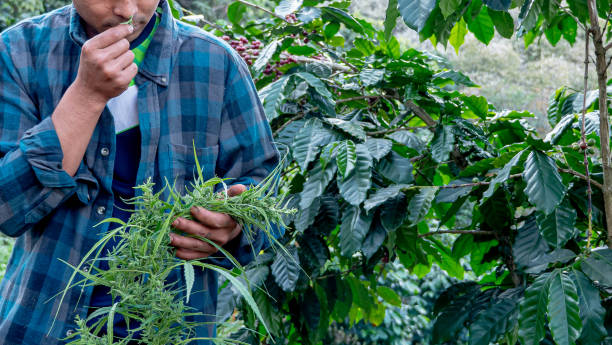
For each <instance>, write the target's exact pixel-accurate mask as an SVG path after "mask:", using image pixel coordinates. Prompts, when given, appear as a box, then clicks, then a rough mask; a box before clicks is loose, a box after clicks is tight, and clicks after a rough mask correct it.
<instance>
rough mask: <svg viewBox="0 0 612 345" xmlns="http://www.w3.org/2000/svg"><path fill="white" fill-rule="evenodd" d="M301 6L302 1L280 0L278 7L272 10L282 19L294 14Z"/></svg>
mask: <svg viewBox="0 0 612 345" xmlns="http://www.w3.org/2000/svg"><path fill="white" fill-rule="evenodd" d="M301 6H302V0H281V2H280V3H279V4H278V6H276V7H275V8H274V13H276V14H278V15H279V16H283V17H284V16H287V15H289V14H291V13H294V12H296V11H297V10H299V9H300V7H301Z"/></svg>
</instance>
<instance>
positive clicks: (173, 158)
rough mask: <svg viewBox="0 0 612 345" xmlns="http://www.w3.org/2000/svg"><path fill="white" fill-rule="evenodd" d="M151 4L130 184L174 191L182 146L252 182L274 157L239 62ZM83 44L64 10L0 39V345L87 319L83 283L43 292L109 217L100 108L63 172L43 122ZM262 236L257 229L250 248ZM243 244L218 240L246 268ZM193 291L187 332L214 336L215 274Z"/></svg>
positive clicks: (52, 339)
mask: <svg viewBox="0 0 612 345" xmlns="http://www.w3.org/2000/svg"><path fill="white" fill-rule="evenodd" d="M161 6H162V8H163V14H162V19H161V23H160V25H159V28H158V30H157V32H156V33H155V36H154V38H153V41H152V42H151V45H150V47H149V49H148V51H147V57H146V59H145V60H144V62H143V64H142V65H141V66H140V70H139V72H138V75H137V76H136V78H135V82H136V85H137V86H138V109H139V120H140V130H141V132H142V144H141V157H140V163H139V166H138V175H137V184H140V183H142V182H144V181H145V180H146V179H147V178H148V177H152V178H153V181H154V182H155V183H156V186H157V188H158V189H160V188H161V186H163V183H164V182H163V181H164V178H167V179H168V180H169V181H173V180H176V186H177V188H181V189H182V188H183V186H185V185H187V183H188V182H189V181H190V179H192V178H193V172H194V169H195V161H194V157H193V149H192V142H195V145H196V147H197V155H198V159H199V161H200V162H201V163H202V168H203V170H204V175H205V177H206V178H210V177H213V176H214V175H215V174H216V175H217V176H222V177H232V178H235V180H234V181H233V183H242V184H246V185H249V184H254V183H257V182H258V181H260V180H261V179H262V178H263V177H265V176H266V175H267V174H268V173H269V172H270V171H271V170H272V169H273V168H274V166H275V165H276V164H277V162H278V152H277V150H276V148H275V147H274V144H273V143H272V136H271V132H270V128H269V125H268V123H267V121H266V119H265V116H264V112H263V109H262V107H261V103H260V101H259V98H258V96H257V91H256V89H255V87H254V85H253V82H252V80H251V77H250V75H249V71H248V69H247V67H246V65H245V64H244V62H243V61H242V60H241V58H240V57H239V56H238V55H237V54H236V53H235V52H234V51H233V50H232V49H231V48H230V47H229V46H228V45H227V44H225V43H224V42H223V41H222V40H219V39H217V38H216V37H213V36H211V35H209V34H207V33H206V32H204V31H202V30H200V29H198V28H196V27H193V26H189V25H187V24H184V23H181V22H178V21H176V20H174V19H173V18H172V15H171V14H170V8H169V6H168V4H167V3H165V1H163V0H162V2H161ZM86 40H87V37H86V34H85V31H84V28H83V25H82V20H81V19H80V17H79V16H78V14H77V13H76V11H75V9H74V8H73V7H72V6H67V7H64V8H61V9H58V10H56V11H53V12H51V13H48V14H45V15H43V16H39V17H36V18H32V19H29V20H26V21H23V22H21V23H19V24H17V25H16V26H13V27H12V28H9V29H8V30H6V31H4V32H3V33H1V34H0V231H2V232H3V233H4V234H6V235H9V236H14V237H18V239H17V242H16V244H15V248H14V250H13V254H12V256H11V259H10V261H9V265H8V269H7V272H6V275H5V277H4V279H3V280H2V282H1V283H0V342H1V343H2V344H3V345H21V344H32V345H41V344H62V343H63V341H62V340H61V339H62V338H65V337H66V335H69V334H71V332H73V331H74V329H75V323H74V319H75V317H76V316H77V315H79V316H81V317H85V316H86V314H87V302H88V301H89V298H90V296H91V290H92V288H91V287H89V288H86V289H85V291H84V293H83V295H82V296H81V298H80V301H79V295H80V293H81V289H80V288H74V289H72V290H70V292H69V294H68V295H67V297H66V299H65V301H64V303H63V304H61V305H60V304H59V298H54V299H52V297H53V296H54V295H55V294H56V293H58V292H59V291H61V290H62V289H63V288H64V287H65V285H66V282H67V280H68V278H69V276H70V274H71V273H72V270H71V269H70V268H69V267H68V266H67V265H66V264H64V263H62V262H60V260H59V259H63V260H65V261H67V262H69V263H71V264H73V265H76V264H78V263H79V262H80V261H81V258H82V257H83V256H84V254H85V253H86V252H87V251H88V250H89V249H90V248H91V247H92V245H93V244H94V243H95V242H97V241H98V240H99V239H100V237H101V234H102V233H104V232H105V231H106V230H107V228H106V227H107V226H108V225H105V226H99V227H96V228H94V225H95V224H97V223H98V222H100V221H101V220H102V219H104V218H107V217H109V216H110V215H111V214H112V212H113V203H114V200H113V193H112V176H113V163H114V161H115V130H114V123H113V118H112V116H111V114H110V112H109V111H108V109H105V110H104V112H103V113H102V115H101V117H100V120H99V121H98V124H97V126H96V129H95V131H94V133H93V136H92V139H91V141H90V143H89V145H88V147H87V151H86V153H85V157H84V158H83V161H82V162H81V165H80V167H79V168H78V171H77V173H76V175H75V176H74V177H72V176H70V175H68V174H67V173H66V172H65V171H64V170H63V169H62V164H61V162H62V151H61V147H60V143H59V140H58V137H57V134H56V132H55V129H54V127H53V123H52V122H51V114H52V113H53V111H54V109H55V107H56V106H57V104H58V103H59V101H60V99H61V97H62V95H63V94H64V93H65V91H66V89H67V88H68V86H69V85H70V84H71V83H72V82H73V81H74V79H75V77H76V75H77V69H78V65H79V56H80V53H81V46H82V45H83V43H84V42H85V41H86ZM263 242H264V241H263V236H261V235H257V236H255V243H254V244H253V246H254V247H255V248H256V250H257V248H259V247H261V246H262V245H263ZM250 245H251V244H250V243H248V241H247V240H246V236H240V237H238V238H237V239H236V240H235V241H233V243H231V244H230V245H229V246H228V247H229V248H230V249H231V252H232V253H233V254H234V255H235V256H236V258H237V259H238V260H239V261H241V262H242V263H246V262H248V261H250V260H252V253H253V250H252V248H250ZM215 263H217V264H219V265H227V264H228V263H227V262H225V261H223V260H216V261H215ZM180 277H181V275H180V274H177V279H181V278H180ZM193 291H197V293H196V294H193V295H192V297H191V299H190V303H189V304H190V305H191V306H193V307H195V308H197V310H199V311H201V312H202V313H204V314H205V315H207V316H205V317H203V318H202V319H200V320H198V321H205V322H208V324H207V325H205V326H202V327H201V328H200V329H198V330H197V333H198V334H197V335H198V336H199V337H207V336H213V335H214V333H215V328H214V322H213V321H214V315H215V312H216V300H217V275H216V274H215V273H213V272H210V271H206V270H204V271H199V272H197V277H196V279H195V285H194V287H193ZM48 300H50V301H49V302H47V301H48ZM58 310H59V317H58V319H57V321H56V322H55V325H54V327H53V328H51V324H52V322H53V319H54V315H55V313H56V311H58ZM201 344H207V342H201Z"/></svg>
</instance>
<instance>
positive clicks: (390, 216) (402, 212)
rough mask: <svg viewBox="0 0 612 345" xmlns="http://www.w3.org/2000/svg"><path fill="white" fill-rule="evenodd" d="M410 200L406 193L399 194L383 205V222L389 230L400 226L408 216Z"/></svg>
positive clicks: (391, 230)
mask: <svg viewBox="0 0 612 345" xmlns="http://www.w3.org/2000/svg"><path fill="white" fill-rule="evenodd" d="M407 207H408V200H407V198H406V195H404V194H403V193H402V194H399V195H398V196H396V197H394V198H391V199H389V200H387V202H385V203H384V204H383V206H382V211H381V223H382V225H383V227H384V228H385V229H386V230H387V231H388V232H393V231H395V230H397V228H399V227H400V226H401V225H402V223H403V222H404V218H406V215H407V212H406V208H407Z"/></svg>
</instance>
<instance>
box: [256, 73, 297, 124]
mask: <svg viewBox="0 0 612 345" xmlns="http://www.w3.org/2000/svg"><path fill="white" fill-rule="evenodd" d="M289 80H290V78H289V77H286V76H283V77H281V78H280V79H278V80H277V81H275V82H273V83H270V84H268V85H266V87H264V88H263V89H261V90H260V91H259V97H260V98H261V101H262V102H263V104H264V110H265V112H266V118H267V119H268V121H272V120H274V119H275V118H277V117H278V115H279V114H278V108H279V106H280V105H281V103H282V102H283V100H284V99H285V88H286V87H287V84H288V83H289Z"/></svg>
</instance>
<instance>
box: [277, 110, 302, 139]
mask: <svg viewBox="0 0 612 345" xmlns="http://www.w3.org/2000/svg"><path fill="white" fill-rule="evenodd" d="M304 116H306V112H302V113H299V114H297V115H295V116H294V117H292V118H290V119H289V121H287V122H285V123H283V125H282V126H280V127H278V129H277V130H275V131H274V136H277V135H278V133H280V132H281V131H282V130H283V129H285V128H286V127H287V126H289V124H291V123H292V122H294V121H297V120H300V119H302V118H303V117H304Z"/></svg>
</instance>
